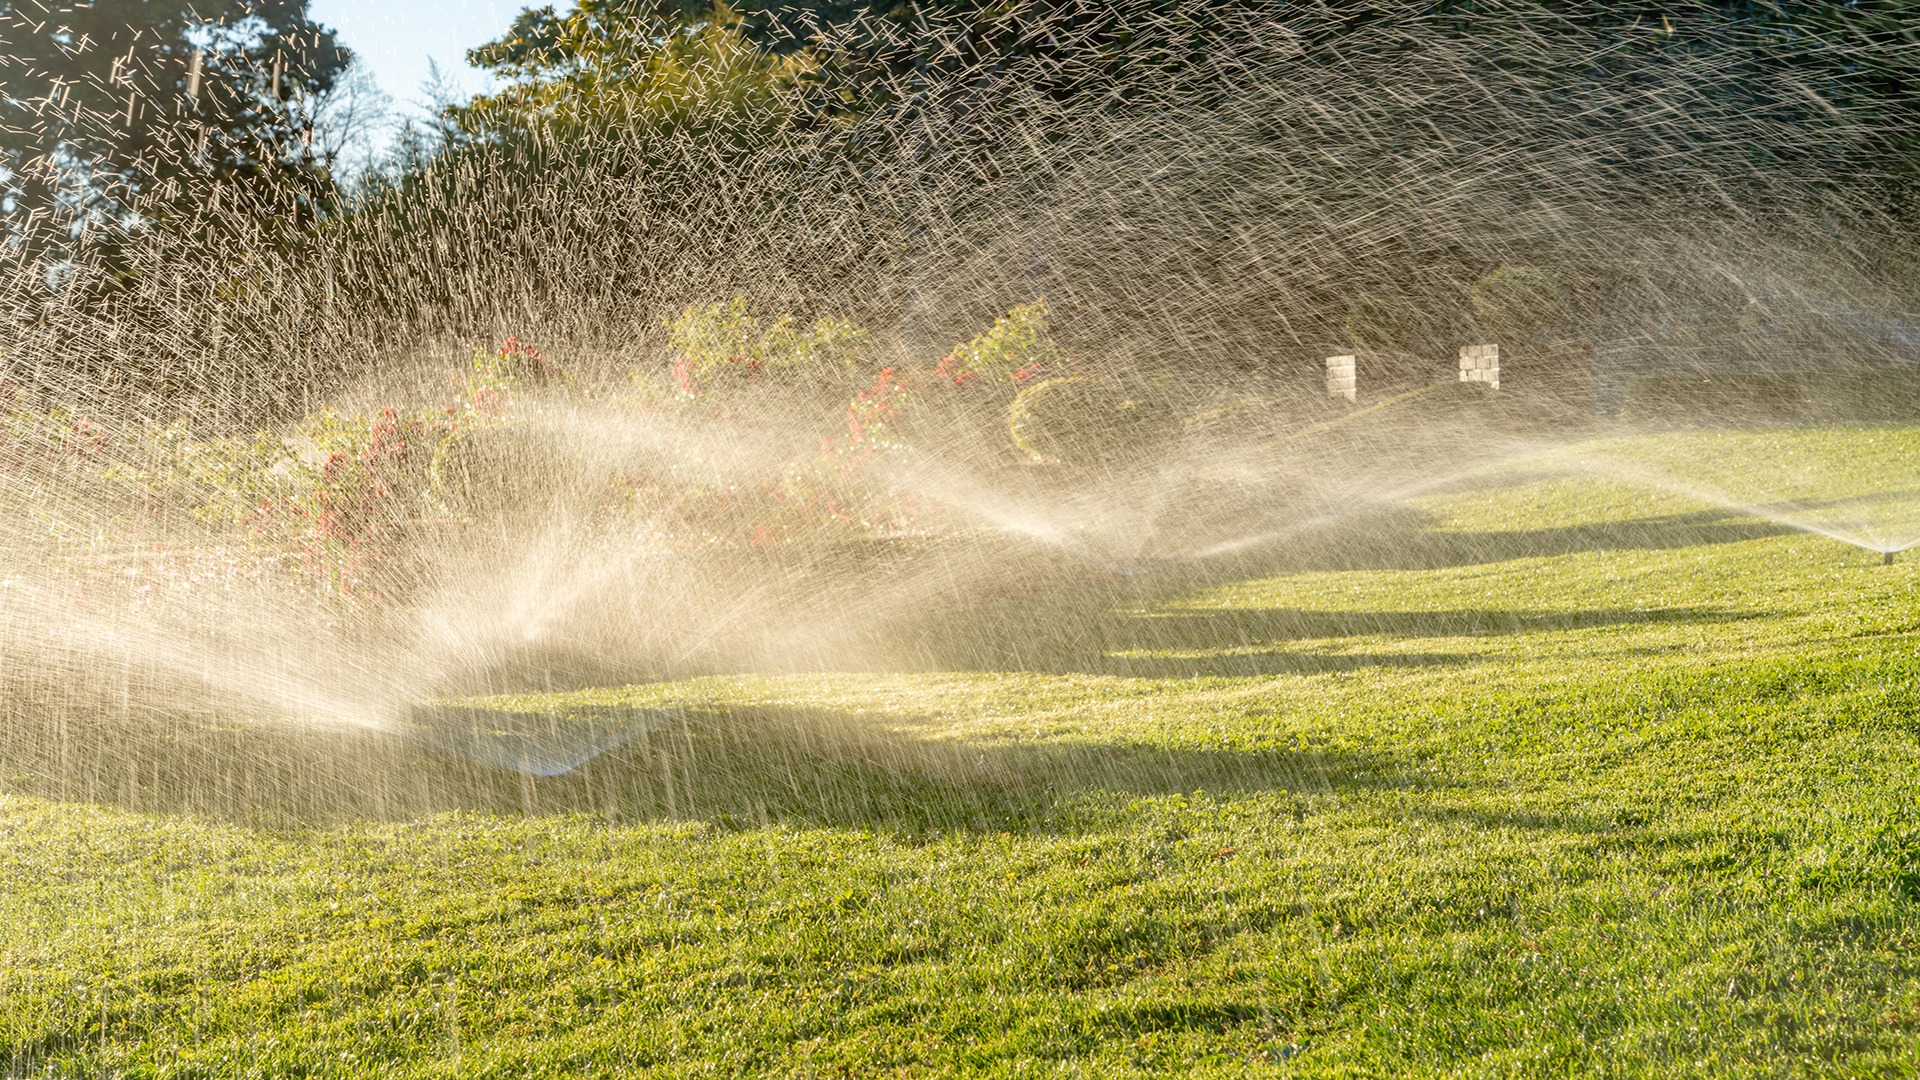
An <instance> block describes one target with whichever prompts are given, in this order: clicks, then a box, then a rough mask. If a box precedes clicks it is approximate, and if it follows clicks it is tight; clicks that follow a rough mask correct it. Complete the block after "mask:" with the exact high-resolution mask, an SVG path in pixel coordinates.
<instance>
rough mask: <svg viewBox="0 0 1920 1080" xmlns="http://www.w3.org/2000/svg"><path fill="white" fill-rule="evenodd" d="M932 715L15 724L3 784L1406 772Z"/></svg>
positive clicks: (667, 815)
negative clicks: (1003, 735) (952, 723)
mask: <svg viewBox="0 0 1920 1080" xmlns="http://www.w3.org/2000/svg"><path fill="white" fill-rule="evenodd" d="M943 723H944V721H943ZM927 724H928V721H926V720H924V719H921V718H915V717H900V716H884V715H856V714H852V713H844V712H838V711H833V710H823V709H803V708H778V709H770V708H738V709H721V708H698V709H684V710H681V709H625V708H598V709H582V708H574V709H571V710H569V711H567V712H565V713H563V714H545V713H531V712H529V713H514V712H507V711H502V710H488V709H469V708H446V709H434V710H430V711H428V712H425V713H421V714H417V715H416V717H415V718H414V721H413V722H412V723H411V724H410V725H409V726H408V727H409V730H407V731H405V732H386V733H370V732H342V731H316V730H311V729H306V730H300V729H293V728H286V729H273V728H266V727H260V726H221V725H217V724H211V723H207V722H205V721H204V720H202V721H188V720H185V719H179V720H174V721H168V722H160V721H157V720H153V719H145V720H140V721H128V722H118V723H115V722H109V721H101V720H93V721H89V722H87V723H85V724H82V723H79V722H76V721H72V720H68V721H67V722H65V723H63V724H61V725H58V726H59V728H60V730H54V726H53V725H47V726H44V727H43V728H42V730H39V731H35V730H32V726H31V725H25V724H19V723H15V724H12V725H11V726H10V727H9V728H8V730H7V735H6V739H5V741H4V742H0V791H8V792H11V793H16V794H24V795H31V796H36V797H42V798H48V799H54V800H61V801H80V802H91V803H100V804H106V805H111V806H117V807H121V808H126V809H131V810H137V811H142V812H151V813H161V814H191V815H197V816H204V817H209V818H214V819H218V820H226V821H232V822H237V823H241V824H246V825H250V826H270V827H282V826H300V825H318V824H326V823H331V822H341V821H352V820H409V819H415V818H419V817H422V816H425V815H430V814H434V813H441V812H447V811H457V810H464V811H475V812H483V813H500V814H509V815H572V814H589V815H593V816H597V817H601V818H604V819H607V820H652V819H659V820H669V819H681V820H703V821H709V822H715V823H720V824H723V825H737V826H742V827H746V826H754V825H760V824H766V823H778V822H785V823H792V824H798V825H830V826H847V827H878V828H893V829H900V830H904V831H908V832H917V831H922V830H944V829H956V828H957V829H988V830H1012V831H1029V830H1034V831H1045V830H1050V829H1052V828H1056V827H1068V825H1069V824H1070V822H1071V819H1072V818H1074V816H1075V815H1076V814H1078V813H1084V812H1085V811H1084V809H1082V810H1076V809H1075V807H1076V806H1081V807H1083V808H1084V806H1085V804H1084V803H1083V802H1080V801H1078V800H1079V798H1080V797H1082V796H1095V797H1099V796H1120V797H1130V798H1137V797H1147V796H1154V795H1164V794H1174V793H1180V792H1191V791H1196V790H1207V791H1215V792H1235V791H1241V792H1245V791H1285V792H1296V793H1300V794H1302V795H1308V794H1315V793H1324V792H1329V791H1339V790H1345V789H1354V788H1362V787H1376V786H1400V785H1402V783H1403V778H1402V777H1401V776H1400V774H1399V770H1398V769H1397V768H1396V767H1395V765H1394V764H1393V762H1392V761H1391V760H1390V759H1389V758H1387V757H1385V756H1383V755H1374V754H1367V753H1356V752H1331V751H1317V750H1301V751H1279V750H1275V751H1255V752H1245V751H1238V752H1236V751H1213V750H1185V749H1169V748H1165V747H1161V746H1146V745H1129V744H1124V743H1114V742H1107V743H1094V742H1086V743H1080V742H1064V741H1048V742H1015V741H1007V740H992V741H986V740H972V739H965V738H952V737H940V736H939V735H935V734H932V733H929V732H927V731H925V730H924V729H925V728H926V725H927Z"/></svg>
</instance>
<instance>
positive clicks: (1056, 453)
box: [1007, 376, 1180, 466]
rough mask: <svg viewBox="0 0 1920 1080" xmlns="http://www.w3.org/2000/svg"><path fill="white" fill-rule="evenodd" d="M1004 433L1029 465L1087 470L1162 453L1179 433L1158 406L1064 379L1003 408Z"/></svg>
mask: <svg viewBox="0 0 1920 1080" xmlns="http://www.w3.org/2000/svg"><path fill="white" fill-rule="evenodd" d="M1007 429H1008V431H1009V433H1010V434H1012V436H1013V442H1014V445H1015V446H1018V447H1019V448H1020V450H1021V451H1022V452H1023V453H1025V454H1026V455H1027V457H1028V458H1030V459H1031V460H1033V461H1036V462H1046V463H1054V464H1065V465H1076V466H1090V465H1097V464H1106V463H1113V462H1116V461H1123V460H1127V459H1137V458H1140V457H1144V456H1150V455H1152V454H1154V453H1156V452H1158V451H1160V450H1162V449H1164V448H1165V447H1166V445H1167V444H1168V443H1169V442H1170V441H1172V440H1173V439H1174V438H1176V437H1177V436H1178V435H1179V432H1180V420H1179V417H1177V416H1176V415H1175V414H1174V412H1173V410H1172V409H1170V408H1168V407H1167V406H1166V405H1164V404H1162V403H1159V402H1156V401H1152V400H1149V399H1147V398H1144V397H1140V396H1130V395H1127V394H1124V393H1122V392H1120V391H1119V390H1117V389H1115V388H1113V387H1110V386H1108V385H1107V384H1106V383H1104V382H1101V381H1099V380H1096V379H1091V378H1086V377H1082V376H1067V377H1063V378H1056V379H1045V380H1042V381H1040V382H1037V383H1035V384H1033V385H1032V386H1029V387H1027V388H1026V389H1024V390H1022V391H1020V393H1019V395H1018V396H1016V397H1015V398H1014V399H1013V404H1012V406H1010V407H1009V408H1008V410H1007Z"/></svg>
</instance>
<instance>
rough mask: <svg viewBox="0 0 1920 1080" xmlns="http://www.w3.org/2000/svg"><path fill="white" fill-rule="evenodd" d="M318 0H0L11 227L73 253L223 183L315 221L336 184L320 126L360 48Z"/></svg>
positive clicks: (4, 166)
mask: <svg viewBox="0 0 1920 1080" xmlns="http://www.w3.org/2000/svg"><path fill="white" fill-rule="evenodd" d="M307 3H308V0H67V2H64V3H58V2H56V3H51V4H49V3H44V2H39V0H0V55H4V56H6V57H8V58H9V62H7V63H5V64H4V65H0V221H4V222H5V224H6V228H7V231H8V232H9V233H10V234H11V236H12V238H13V242H14V244H16V245H22V246H25V247H26V248H27V249H28V250H29V251H39V252H43V253H47V254H51V255H54V256H55V257H65V255H66V254H67V253H68V252H69V251H70V250H71V249H72V248H73V246H74V242H75V241H76V239H77V238H78V237H79V236H81V234H84V233H86V232H89V231H91V230H94V229H98V228H101V227H107V228H109V230H111V228H112V227H115V226H118V227H126V226H131V225H137V224H142V223H147V224H151V223H152V222H154V221H155V220H156V219H158V218H163V217H165V216H166V215H167V213H168V208H169V206H185V205H190V204H191V203H193V202H196V201H199V200H201V199H204V198H205V197H206V195H207V192H206V191H205V188H206V187H207V186H208V185H209V184H212V185H217V186H218V187H219V188H221V189H222V191H223V192H224V193H226V194H227V195H228V197H229V198H232V199H234V200H236V201H237V202H238V203H240V204H242V205H247V206H249V208H250V209H251V210H252V211H253V212H255V213H258V214H268V215H283V216H285V217H287V218H291V219H295V220H299V219H304V218H308V217H311V216H312V214H313V213H314V212H315V210H316V208H317V207H318V206H319V205H320V204H321V203H322V202H323V201H324V200H325V199H326V198H327V196H328V195H329V194H330V192H331V190H332V184H331V179H330V168H331V165H332V162H331V160H330V159H329V153H328V147H327V146H326V145H325V142H324V140H322V141H320V142H318V143H317V142H316V138H315V123H316V118H317V117H318V116H319V114H320V112H321V110H322V109H323V107H324V105H325V99H326V96H327V95H328V93H329V92H330V91H332V90H333V88H334V87H335V85H336V83H337V82H338V81H339V80H340V78H341V75H342V73H343V72H344V71H345V70H346V69H347V67H348V64H349V63H350V61H351V59H352V54H351V53H350V52H349V51H348V50H347V49H345V48H344V47H342V46H341V45H340V44H339V42H338V41H337V40H335V37H334V34H333V31H331V30H329V29H327V28H326V27H323V26H321V25H319V24H317V23H315V22H314V21H313V20H312V18H311V17H310V16H309V15H308V12H307Z"/></svg>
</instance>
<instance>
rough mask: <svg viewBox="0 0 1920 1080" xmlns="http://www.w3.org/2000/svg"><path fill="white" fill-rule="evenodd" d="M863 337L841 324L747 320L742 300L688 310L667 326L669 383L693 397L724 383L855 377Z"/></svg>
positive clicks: (784, 317) (840, 321)
mask: <svg viewBox="0 0 1920 1080" xmlns="http://www.w3.org/2000/svg"><path fill="white" fill-rule="evenodd" d="M866 345H867V335H866V332H865V331H863V330H861V329H860V328H859V327H856V326H854V325H853V324H852V323H850V322H848V321H846V320H845V319H820V320H817V321H816V322H814V323H813V324H812V325H811V326H804V327H803V326H800V325H799V324H797V323H796V322H795V321H794V319H793V317H792V316H791V315H784V314H783V315H780V316H779V317H778V318H775V319H773V320H771V321H762V320H761V319H759V318H757V317H755V316H753V315H750V314H748V312H747V301H746V298H745V297H738V296H736V297H734V298H733V299H732V300H729V301H726V302H725V303H714V304H708V305H706V306H705V307H688V308H686V309H685V310H684V311H682V312H681V313H680V316H679V317H678V318H676V319H672V320H669V321H668V323H667V346H668V348H669V349H671V350H672V352H673V354H674V360H673V378H674V382H675V384H676V385H677V386H678V388H679V390H680V392H681V394H683V395H685V396H687V397H696V396H698V395H699V394H701V393H702V392H704V391H707V390H710V389H711V388H712V387H713V386H714V385H715V384H717V383H719V382H721V381H723V380H730V379H732V380H738V379H751V378H754V377H756V376H759V375H761V374H763V373H764V374H767V375H779V376H781V377H785V378H793V377H799V378H803V379H804V378H808V377H811V378H813V379H816V380H817V379H820V378H822V377H824V376H839V375H845V374H847V373H849V372H852V371H854V370H855V369H856V368H857V366H858V364H859V360H860V356H861V354H862V352H863V351H864V350H865V348H866Z"/></svg>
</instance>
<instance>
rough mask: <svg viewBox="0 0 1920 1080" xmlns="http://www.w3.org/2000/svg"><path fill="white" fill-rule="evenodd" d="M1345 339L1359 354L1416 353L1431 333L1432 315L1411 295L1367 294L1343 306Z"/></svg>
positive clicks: (1432, 325)
mask: <svg viewBox="0 0 1920 1080" xmlns="http://www.w3.org/2000/svg"><path fill="white" fill-rule="evenodd" d="M1346 328H1347V340H1348V341H1350V342H1352V343H1353V347H1354V348H1356V349H1358V350H1360V351H1361V352H1363V353H1418V352H1420V351H1421V350H1422V349H1423V348H1425V347H1426V346H1427V345H1428V344H1429V342H1430V339H1431V338H1432V337H1433V332H1434V318H1433V316H1432V315H1431V314H1429V313H1428V312H1427V311H1426V310H1425V309H1424V308H1422V307H1421V306H1420V304H1419V303H1418V302H1417V301H1415V300H1414V299H1413V298H1412V297H1408V296H1401V295H1398V294H1391V293H1368V294H1366V295H1364V296H1361V297H1360V298H1358V299H1356V300H1355V301H1354V302H1353V303H1352V305H1350V306H1349V307H1348V308H1347V323H1346Z"/></svg>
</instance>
